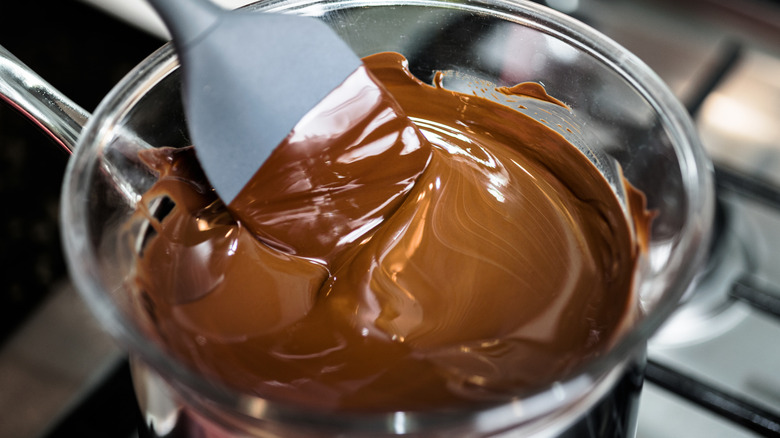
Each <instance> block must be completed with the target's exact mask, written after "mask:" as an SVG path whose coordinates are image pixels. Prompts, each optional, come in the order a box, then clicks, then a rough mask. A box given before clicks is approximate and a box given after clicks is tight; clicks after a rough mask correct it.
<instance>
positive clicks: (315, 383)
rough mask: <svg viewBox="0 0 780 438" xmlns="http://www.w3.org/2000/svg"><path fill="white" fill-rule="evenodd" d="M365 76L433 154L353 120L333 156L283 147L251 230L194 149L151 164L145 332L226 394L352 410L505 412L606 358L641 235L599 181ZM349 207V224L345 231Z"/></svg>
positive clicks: (405, 77)
mask: <svg viewBox="0 0 780 438" xmlns="http://www.w3.org/2000/svg"><path fill="white" fill-rule="evenodd" d="M365 65H366V66H367V67H368V69H369V70H370V71H371V73H372V74H373V76H374V77H376V78H378V79H379V81H380V82H381V83H383V84H384V86H386V87H387V89H388V90H389V91H390V92H391V93H392V95H393V96H394V97H395V99H396V100H397V102H398V103H399V104H400V105H401V107H402V108H403V110H404V111H405V112H406V114H408V115H409V116H410V117H411V119H412V120H413V121H414V122H415V124H416V125H417V127H419V129H420V131H421V132H423V133H424V135H425V137H426V138H427V140H428V141H430V144H431V145H432V146H429V145H428V143H427V142H426V141H425V140H424V139H421V138H420V137H419V135H417V134H416V131H414V130H410V129H409V126H408V124H405V123H395V124H380V125H381V126H383V128H387V131H383V132H381V133H377V130H375V129H372V126H374V125H371V123H363V122H360V121H358V122H356V123H351V122H350V121H343V123H342V124H336V125H332V124H328V125H327V126H326V127H325V128H324V129H323V131H322V132H326V133H327V132H328V129H329V128H328V126H330V127H333V126H336V127H338V129H337V131H338V132H337V137H336V138H341V139H345V138H353V139H354V138H360V137H361V136H364V137H365V136H370V141H365V142H362V143H360V146H359V147H357V148H354V147H352V146H350V145H354V144H356V143H355V142H354V141H352V142H342V143H337V144H328V145H327V148H329V149H328V150H327V154H325V155H324V156H325V158H322V157H323V156H322V155H317V154H310V153H309V152H306V153H305V154H301V153H300V151H301V150H304V149H305V146H306V141H305V140H300V139H299V140H295V141H290V143H291V144H292V143H296V142H299V144H298V146H299V147H290V148H285V146H284V144H283V145H282V146H280V149H279V150H278V151H277V152H278V154H275V156H274V157H273V160H274V161H273V162H270V161H269V163H268V166H264V167H263V169H266V167H267V169H266V170H265V171H267V172H269V175H270V176H269V177H268V178H266V179H265V180H263V181H264V182H263V183H262V184H260V183H258V185H257V187H254V188H250V189H249V190H250V191H252V193H251V196H249V198H251V202H254V203H255V204H254V206H255V207H257V206H258V205H259V204H257V203H258V202H260V203H261V204H262V208H260V209H259V211H261V213H259V214H258V215H257V216H255V217H254V220H256V222H255V223H253V224H252V229H254V230H256V231H257V234H256V235H255V234H253V233H252V232H250V231H249V229H248V228H247V227H246V225H245V224H244V223H243V222H242V221H241V220H236V219H234V217H233V215H231V214H230V212H229V211H228V209H227V208H226V207H225V206H224V205H223V204H222V203H221V201H220V200H219V199H217V198H216V196H215V195H214V193H213V191H212V190H211V188H210V187H209V186H208V183H207V182H206V181H205V179H204V178H203V175H202V172H201V171H200V170H199V168H198V166H197V161H196V159H195V156H194V154H193V151H192V149H191V148H185V149H160V150H154V151H150V152H148V153H147V154H146V155H145V157H144V158H145V159H146V160H147V162H148V163H149V164H150V166H151V167H152V168H154V169H155V170H156V171H157V172H159V173H160V180H159V182H158V183H157V184H156V185H155V186H154V187H153V188H152V189H151V190H150V191H149V192H148V193H147V194H145V196H144V200H143V205H144V206H145V208H142V209H140V210H139V212H138V214H137V215H136V220H137V222H138V223H143V222H145V221H147V220H148V221H150V223H151V228H152V229H153V231H151V232H150V233H149V234H148V237H147V239H146V243H145V245H144V248H143V251H142V252H141V254H140V255H139V256H138V260H137V270H136V271H137V272H136V277H135V278H134V290H135V291H136V292H137V294H138V300H139V303H142V304H143V306H142V308H143V312H144V313H145V315H146V317H147V320H148V322H149V330H150V332H151V333H153V336H155V337H157V338H158V340H159V342H161V343H162V344H163V345H164V346H165V348H167V349H168V350H169V351H171V352H172V353H173V355H175V356H177V357H178V358H180V359H182V360H183V361H184V362H185V363H187V364H189V365H190V366H192V367H193V368H195V369H196V370H198V371H199V372H201V373H203V374H204V375H206V376H208V377H210V378H215V379H218V380H220V381H222V382H225V383H227V384H228V385H230V386H233V387H236V388H240V389H241V390H243V391H246V392H249V393H252V394H255V395H259V396H262V397H267V398H269V399H272V400H277V401H282V402H289V403H297V404H300V405H303V406H307V407H313V408H316V409H324V410H346V411H389V410H431V409H433V410H435V409H447V408H454V407H463V406H468V405H471V404H474V403H491V402H496V401H501V400H506V399H507V398H508V397H513V396H517V395H522V394H526V393H529V392H532V391H534V390H536V389H538V388H541V387H544V386H547V385H549V384H550V383H552V382H554V381H555V380H557V379H560V378H563V377H565V376H566V375H567V374H568V373H570V372H572V370H575V369H576V368H577V367H578V366H580V365H581V364H583V363H585V362H587V361H588V360H589V359H591V358H593V357H596V356H599V355H600V354H603V353H604V352H605V351H606V350H607V349H608V348H609V347H610V346H611V345H612V343H613V341H614V339H615V337H616V336H617V335H618V334H619V332H620V330H621V328H622V326H623V324H624V323H625V322H626V320H627V318H630V317H631V314H632V312H633V309H634V306H635V298H634V296H633V291H632V278H633V274H634V271H635V267H636V264H637V258H638V256H639V253H640V249H639V243H638V242H637V239H636V238H635V237H634V236H635V235H643V232H642V230H639V231H638V232H637V233H634V232H632V227H633V225H632V223H629V221H627V219H626V215H625V214H624V212H623V209H622V208H621V206H620V203H619V202H618V200H617V198H616V196H615V194H614V192H613V190H612V189H611V188H610V186H609V185H608V183H607V182H606V180H605V179H604V178H603V176H602V175H601V174H600V173H599V171H598V170H597V169H596V168H595V167H594V166H593V165H592V164H591V163H590V162H589V161H588V160H587V158H586V157H585V156H584V155H583V154H582V153H581V152H580V151H579V150H577V149H576V148H575V147H573V146H572V145H571V144H569V143H568V142H567V141H566V140H565V139H564V138H563V137H562V136H561V135H560V134H558V133H556V132H555V131H553V130H552V129H550V128H549V127H547V126H545V125H544V124H542V123H539V122H537V121H534V120H533V119H531V118H529V117H527V116H525V115H523V114H521V113H520V112H518V111H516V110H514V109H512V108H509V107H506V106H502V105H500V104H497V103H494V102H491V101H487V100H485V99H482V98H479V97H475V96H469V95H464V94H459V93H456V92H452V91H448V90H446V89H444V88H441V87H440V86H429V85H425V84H423V83H421V82H419V81H418V80H417V79H415V78H414V77H412V76H411V74H410V73H409V72H408V70H407V69H406V67H405V60H404V59H403V58H402V57H401V56H400V55H397V54H392V53H385V54H379V55H374V56H371V57H368V58H366V60H365ZM517 90H518V91H521V92H522V94H528V93H529V90H530V91H533V92H534V93H537V92H538V91H539V90H538V89H537V88H535V87H533V86H524V87H519V88H517ZM341 91H343V92H344V93H345V94H343V95H341V96H348V95H350V93H353V94H354V93H355V90H350V89H349V88H348V84H345V87H344V89H343V90H341ZM542 91H543V90H542ZM501 92H504V93H512V92H513V91H512V89H503V90H502V91H501ZM544 95H545V96H546V93H545V94H544ZM540 96H541V95H540ZM338 99H343V97H339V98H337V99H336V102H337V101H338ZM369 101H370V99H369ZM375 102H376V101H375ZM376 105H379V107H381V105H383V103H381V102H380V103H378V104H376ZM376 105H375V106H374V109H373V110H372V111H375V110H377V108H378V107H376ZM379 109H381V108H379ZM315 119H316V118H314V119H311V120H308V121H304V122H306V123H314V125H308V126H309V127H311V126H315V125H316V120H315ZM358 119H359V120H366V119H360V118H358ZM371 119H372V120H374V119H375V118H373V117H372V118H371ZM302 123H303V122H302ZM305 126H306V125H301V129H300V130H299V128H296V132H295V133H293V135H292V137H291V139H292V138H293V137H295V138H298V137H296V136H300V138H301V139H302V138H305V136H306V129H309V128H305ZM323 126H324V125H323ZM304 128H305V129H304ZM312 129H313V128H312ZM353 131H354V132H353ZM345 133H346V134H345ZM347 134H349V135H347ZM326 137H327V136H326ZM327 138H334V137H332V136H330V137H327ZM366 138H369V137H366ZM399 139H400V140H401V141H400V142H399V141H398V140H399ZM323 141H324V140H323ZM326 143H327V142H326ZM318 144H324V143H318ZM318 147H319V146H318ZM289 151H292V152H290V153H289V154H287V152H289ZM296 151H297V152H296ZM371 151H375V153H372V152H371ZM353 152H354V153H353ZM301 156H305V159H300V157H301ZM321 159H325V160H330V162H331V163H328V165H326V166H323V165H321V164H322V163H319V162H318V160H321ZM290 163H292V164H290ZM333 163H338V164H333ZM288 164H290V165H288ZM263 169H261V171H260V172H264V170H263ZM319 172H323V173H322V174H320V173H319ZM347 173H348V174H349V175H352V176H355V175H356V177H354V178H352V177H350V178H352V179H351V180H350V181H352V182H350V183H348V184H340V183H339V181H341V180H340V179H339V178H338V177H339V176H340V175H343V174H347ZM285 175H286V176H285ZM259 176H260V179H261V180H262V175H259ZM275 181H286V183H285V184H283V185H281V186H274V185H273V184H272V183H273V182H275ZM295 181H300V182H301V185H300V186H296V184H293V183H292V182H295ZM334 181H335V183H334ZM328 184H333V185H334V186H335V187H337V190H336V193H335V194H334V197H333V198H332V199H330V198H328V196H329V195H328V191H327V190H325V189H323V188H324V187H326V186H328ZM320 189H323V190H320ZM255 190H257V192H255ZM635 195H636V193H633V192H632V200H633V201H632V202H630V206H631V208H632V209H634V210H635V211H634V212H633V213H634V214H636V215H637V216H638V217H641V218H645V219H646V216H645V215H644V211H643V209H644V206H643V205H642V202H641V196H638V197H637V196H635ZM316 197H319V198H318V199H317V200H316V202H312V199H314V198H316ZM161 199H164V201H162V202H161ZM263 200H267V201H263ZM331 200H332V202H330V201H331ZM341 202H346V203H347V204H348V205H349V208H350V211H352V212H353V213H354V212H355V211H357V212H358V213H359V214H357V215H354V214H353V213H350V214H351V216H350V217H342V216H340V215H341V214H342V213H343V212H342V211H341V210H340V207H339V205H341V204H340V203H341ZM172 204H173V205H174V206H173V208H170V206H171V205H172ZM166 206H167V207H166ZM355 206H360V207H363V208H355ZM299 207H300V208H299ZM236 208H237V207H236V206H235V205H232V206H231V209H233V210H235V209H236ZM240 208H243V207H239V209H240ZM291 217H293V219H294V220H295V221H298V220H299V219H300V218H301V217H302V218H303V219H304V220H303V221H298V223H299V224H304V225H303V226H301V227H299V228H289V227H288V225H286V224H288V221H289V220H290V219H291ZM257 218H260V219H257ZM251 219H252V218H250V220H251ZM638 223H639V224H640V225H641V224H642V223H644V222H642V221H638Z"/></svg>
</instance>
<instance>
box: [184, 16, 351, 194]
mask: <svg viewBox="0 0 780 438" xmlns="http://www.w3.org/2000/svg"><path fill="white" fill-rule="evenodd" d="M177 49H178V50H179V56H180V57H181V58H182V63H183V64H184V65H185V67H186V68H184V69H183V75H184V78H183V79H184V104H185V109H186V114H187V118H188V127H189V130H190V134H191V136H192V139H193V142H194V144H195V145H196V152H197V154H198V158H199V161H200V162H201V165H202V167H203V168H204V171H205V172H206V176H207V177H208V178H209V180H210V181H211V183H212V184H213V185H214V188H215V189H216V191H217V194H218V195H219V196H220V197H221V198H222V200H223V201H224V202H225V203H226V204H229V203H230V202H231V201H232V200H233V199H234V198H235V196H236V195H237V194H238V193H239V191H241V189H242V188H243V187H244V186H245V185H246V183H247V182H248V181H249V180H250V179H251V178H252V176H253V175H254V174H255V172H257V170H258V169H259V168H260V166H261V165H262V164H263V163H264V162H265V160H266V159H267V158H268V156H269V155H270V153H271V151H273V149H274V148H275V147H276V146H277V145H278V144H279V143H281V142H282V140H284V139H285V137H287V135H288V134H289V133H290V131H291V130H292V129H293V127H294V126H295V124H296V123H298V121H299V120H301V119H302V118H303V117H304V116H305V115H306V114H307V113H308V112H309V111H310V110H311V109H312V108H313V107H314V106H315V105H316V104H317V103H318V102H320V101H321V100H322V99H324V98H325V96H327V95H328V93H330V92H331V91H332V90H334V89H335V88H336V87H338V86H339V85H340V84H341V83H342V82H343V81H344V80H345V79H346V78H347V77H348V76H349V75H350V74H351V73H353V72H354V71H355V70H356V69H357V68H358V67H360V66H361V65H362V64H361V61H360V59H359V58H358V57H357V56H356V55H355V54H354V53H353V52H352V50H351V49H350V48H349V47H348V46H347V45H346V44H345V43H344V42H343V41H342V40H341V39H340V38H339V37H338V36H337V35H336V34H335V33H334V32H333V30H331V29H330V28H328V27H327V25H325V24H324V23H322V22H320V21H318V20H315V19H312V18H308V17H300V16H288V15H281V14H261V13H252V12H248V11H230V12H227V11H224V12H222V14H221V16H220V19H219V20H218V21H217V22H216V23H215V25H214V26H212V28H211V30H210V31H209V32H208V33H206V34H205V35H203V36H202V37H201V38H199V39H197V40H195V41H194V42H192V43H190V44H188V45H187V46H185V47H183V48H177Z"/></svg>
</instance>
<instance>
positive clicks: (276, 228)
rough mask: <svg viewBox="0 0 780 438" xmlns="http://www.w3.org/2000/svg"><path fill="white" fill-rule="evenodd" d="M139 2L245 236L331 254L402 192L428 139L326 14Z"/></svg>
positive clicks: (204, 158)
mask: <svg viewBox="0 0 780 438" xmlns="http://www.w3.org/2000/svg"><path fill="white" fill-rule="evenodd" d="M149 2H150V3H151V4H152V5H153V6H154V7H155V8H156V9H157V11H158V12H159V14H160V15H161V16H162V18H163V21H165V23H166V25H167V26H168V28H169V29H170V31H171V34H172V35H173V40H174V44H175V45H176V49H177V52H178V54H179V58H180V61H181V64H182V70H183V90H182V91H183V100H184V109H185V113H186V114H187V125H188V127H189V130H190V135H191V137H192V140H193V143H194V147H195V153H196V155H197V157H198V161H199V162H200V164H201V167H202V168H203V170H204V171H205V174H206V176H207V178H208V179H209V181H210V182H211V184H212V185H213V186H214V188H215V190H216V192H217V195H219V196H220V198H222V201H223V202H224V203H225V205H227V207H228V210H230V212H231V213H232V214H233V216H234V217H236V218H237V219H239V220H241V222H242V223H243V224H244V225H245V226H246V227H247V228H248V229H250V230H251V231H252V232H253V233H254V235H255V236H257V237H259V238H260V239H262V240H264V241H265V242H267V243H271V244H273V245H274V246H276V247H278V248H285V249H287V250H289V251H290V252H293V253H295V254H298V255H303V256H308V257H318V258H322V259H329V258H335V257H336V256H337V255H338V254H339V252H340V251H341V250H342V248H346V247H347V245H348V244H349V243H350V241H352V240H355V239H359V238H361V237H360V236H362V235H363V234H364V233H365V232H366V230H368V229H371V228H372V227H375V226H376V224H378V223H380V222H381V221H382V220H383V219H384V218H386V217H388V216H389V215H390V214H392V212H393V211H395V209H396V208H398V206H399V205H400V204H401V202H403V200H404V198H405V197H406V195H407V194H408V193H409V191H410V190H411V188H412V186H413V184H414V181H415V180H416V179H417V177H418V176H419V175H420V174H421V173H422V172H423V171H424V169H425V167H426V165H427V163H428V161H429V158H430V157H431V147H430V144H428V142H427V141H426V139H425V137H424V136H423V135H422V133H421V132H420V130H419V129H417V127H416V126H415V125H414V124H413V123H412V122H411V121H410V120H409V119H408V117H407V116H406V115H405V113H404V111H403V109H402V108H401V107H400V105H399V104H398V103H397V102H396V101H395V99H393V97H392V96H391V95H390V94H389V93H388V92H387V90H385V88H384V86H383V85H381V83H380V82H379V81H377V80H376V78H374V77H373V75H372V74H371V73H370V72H369V71H368V70H367V68H366V67H365V66H364V65H363V63H362V61H361V60H360V58H358V57H357V56H356V55H355V54H354V53H353V52H352V50H351V49H350V48H349V47H348V46H347V45H346V44H345V43H344V42H343V41H342V40H341V39H340V38H339V37H338V36H337V35H336V34H335V33H334V32H333V31H332V30H331V29H330V28H329V27H327V25H325V24H324V23H322V22H320V21H318V20H316V19H314V18H308V17H302V16H293V15H284V14H270V13H258V12H253V11H246V10H235V11H226V10H223V9H221V8H219V7H217V6H216V5H214V4H212V3H210V2H209V1H208V0H149ZM299 122H300V123H299ZM288 134H289V135H288ZM264 164H265V165H264Z"/></svg>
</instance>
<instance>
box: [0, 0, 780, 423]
mask: <svg viewBox="0 0 780 438" xmlns="http://www.w3.org/2000/svg"><path fill="white" fill-rule="evenodd" d="M86 1H87V3H91V4H98V5H100V7H101V9H103V10H108V11H110V12H112V13H113V14H115V15H116V16H119V17H121V18H122V20H116V19H115V18H113V17H111V16H110V15H106V14H104V13H103V12H102V11H99V10H97V9H94V8H93V7H92V6H87V5H86V4H84V3H80V2H75V1H60V2H49V3H50V4H49V3H47V4H46V6H45V7H42V6H40V5H39V4H36V2H3V3H2V4H0V17H3V18H4V19H5V20H4V21H5V22H6V23H7V24H6V25H4V26H0V44H2V45H3V46H5V47H6V48H7V49H9V50H10V51H11V52H13V53H14V54H16V56H17V57H19V58H20V59H22V61H24V62H26V63H27V64H28V65H29V66H30V67H32V68H33V69H34V70H36V71H38V72H39V73H40V74H41V75H42V76H43V77H45V78H47V79H48V80H49V81H50V82H51V83H52V84H53V85H55V86H56V87H58V88H60V89H61V90H62V91H63V92H64V93H65V94H66V95H68V96H70V97H71V98H73V100H75V101H76V102H77V103H79V104H80V105H82V106H83V107H85V108H87V109H92V108H94V106H95V105H96V104H97V102H98V101H99V100H100V98H101V97H102V96H103V95H105V93H106V92H108V90H109V89H110V88H111V87H112V86H113V85H114V83H116V82H117V81H118V80H119V79H120V77H121V76H122V75H123V74H124V73H125V72H127V71H129V70H130V68H132V66H133V65H135V64H136V63H138V62H139V61H140V60H141V59H143V57H144V56H146V55H147V54H148V53H151V52H152V51H153V50H155V49H156V48H157V47H159V46H160V45H161V44H162V41H163V40H162V38H163V34H162V33H161V32H160V27H159V23H156V22H155V20H154V19H153V18H152V19H150V18H149V16H150V14H149V12H148V10H147V8H146V7H145V5H144V4H143V0H122V1H114V0H110V1H109V0H100V1H98V0H86ZM220 2H222V3H229V2H233V3H235V2H234V0H220ZM543 3H546V4H547V5H548V6H551V7H554V8H557V9H559V10H560V11H562V12H564V13H568V14H571V15H573V16H575V17H577V18H579V19H580V20H583V21H585V22H587V23H588V24H590V25H592V26H593V27H595V28H596V29H599V30H601V31H602V32H604V33H606V34H607V35H608V36H610V37H612V38H613V39H615V40H616V41H618V42H619V43H621V44H622V45H624V46H625V47H627V48H628V49H629V50H631V51H633V52H634V53H636V54H637V55H638V56H639V57H640V58H642V59H643V60H644V61H645V62H647V63H648V64H649V65H650V66H651V67H652V68H653V69H654V70H655V71H656V72H657V73H658V74H659V75H660V76H661V77H662V78H663V79H664V80H665V81H666V82H667V84H669V86H670V88H671V89H672V91H673V92H674V93H675V94H676V95H677V96H678V97H679V98H680V100H681V101H682V102H683V103H684V104H685V105H686V107H687V108H688V109H689V110H690V112H691V114H692V116H693V117H694V120H695V122H696V125H697V127H698V130H699V133H700V136H701V138H702V142H703V143H704V145H705V147H706V149H707V150H708V152H709V153H710V155H711V156H712V157H713V159H714V161H715V165H716V169H715V170H716V176H717V181H718V197H719V215H718V218H719V219H718V230H719V234H720V238H719V239H718V244H717V245H716V246H715V248H714V250H713V253H712V255H711V259H712V260H713V263H712V267H711V268H710V269H709V270H708V271H707V272H704V273H703V275H702V276H701V278H700V280H699V281H700V287H699V288H698V289H697V292H696V293H695V294H693V295H691V296H689V297H687V299H686V303H685V304H684V305H683V306H681V308H680V310H679V311H678V314H677V315H675V316H674V317H673V318H672V319H671V320H670V321H669V323H667V324H666V325H665V326H664V327H663V328H662V330H661V331H660V332H659V333H658V334H657V335H656V336H655V337H654V338H653V340H652V341H651V344H650V352H649V359H650V363H649V366H648V370H647V371H648V374H647V380H646V384H645V387H644V390H643V394H642V400H641V404H640V411H639V422H638V431H637V436H638V437H639V438H661V437H681V436H685V437H691V438H697V437H701V438H704V437H706V438H718V437H724V438H725V437H738V438H739V437H751V436H780V420H778V418H780V372H778V370H780V348H778V347H777V339H780V316H778V312H780V304H778V301H780V292H778V291H780V269H777V268H776V266H775V260H774V256H775V255H776V254H777V251H778V250H777V248H780V212H779V211H778V208H780V195H779V194H778V193H779V191H778V187H780V1H772V0H746V1H742V2H729V1H727V0H691V1H688V2H672V1H671V0H669V1H667V0H654V1H651V0H645V1H638V0H635V1H629V0H547V1H545V2H543ZM138 5H140V7H139V6H138ZM126 21H129V22H131V23H133V25H127V24H125V23H126ZM0 144H1V145H2V147H0V194H1V195H2V196H3V199H5V200H6V205H10V206H12V208H7V209H6V212H5V213H4V214H3V215H2V216H0V233H2V239H0V242H2V251H0V257H2V263H0V269H3V276H4V278H5V280H6V281H5V284H4V286H3V288H1V289H0V388H2V389H1V390H0V412H3V415H2V416H1V417H0V418H2V419H1V420H0V436H3V437H5V436H8V437H22V438H24V437H44V436H47V437H54V436H79V435H81V436H93V435H94V436H138V431H137V426H138V424H139V413H138V409H137V406H136V404H135V402H134V400H133V396H132V387H131V384H130V381H129V372H128V369H127V365H126V361H125V358H124V355H123V353H122V352H121V350H119V349H118V348H117V347H116V346H115V345H114V344H113V342H112V341H111V340H110V339H109V338H108V336H107V335H106V334H105V333H103V332H102V330H101V329H100V328H99V327H98V325H97V323H96V322H95V320H94V319H93V318H92V316H91V315H90V314H89V312H88V311H87V310H86V309H85V307H84V305H83V303H82V302H81V301H80V299H79V297H78V296H77V294H76V292H75V291H74V290H73V288H72V286H71V284H70V283H69V281H68V279H67V277H66V274H65V270H64V267H63V266H64V264H63V262H62V255H61V254H62V252H61V250H60V248H59V235H58V230H57V224H56V216H57V203H58V199H59V190H60V182H61V178H62V173H63V170H64V166H65V162H66V160H67V156H66V155H65V154H64V153H62V152H60V151H58V150H57V148H56V146H55V145H54V144H53V143H51V142H50V141H49V140H48V139H47V138H45V137H44V136H43V134H40V133H39V132H38V131H37V130H36V128H35V127H34V126H33V125H32V124H30V123H29V122H27V121H26V120H25V119H23V118H22V117H21V116H20V115H18V114H16V113H15V112H14V111H13V110H11V109H10V108H8V107H7V106H3V105H0ZM19 207H21V208H19Z"/></svg>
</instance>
